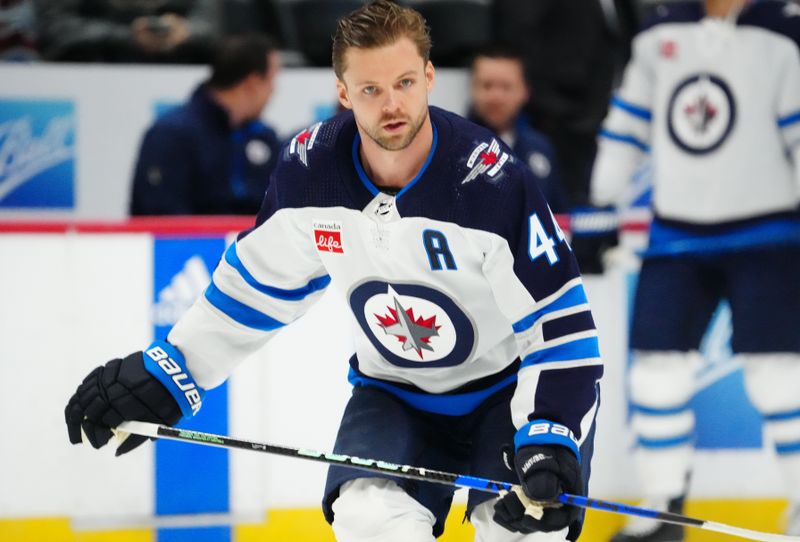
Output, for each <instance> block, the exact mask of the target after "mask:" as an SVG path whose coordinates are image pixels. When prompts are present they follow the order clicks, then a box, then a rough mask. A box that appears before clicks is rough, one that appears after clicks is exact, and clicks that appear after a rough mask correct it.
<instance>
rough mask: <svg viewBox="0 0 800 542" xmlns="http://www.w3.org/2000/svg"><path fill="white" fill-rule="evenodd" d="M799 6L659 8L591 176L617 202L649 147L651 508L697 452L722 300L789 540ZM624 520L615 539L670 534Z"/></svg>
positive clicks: (674, 498) (668, 496)
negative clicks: (778, 484)
mask: <svg viewBox="0 0 800 542" xmlns="http://www.w3.org/2000/svg"><path fill="white" fill-rule="evenodd" d="M799 42H800V8H798V6H797V5H793V4H790V3H784V2H777V1H765V2H758V3H748V2H744V1H742V0H707V1H706V2H705V3H704V4H702V3H679V4H670V5H669V7H663V8H660V9H659V11H658V12H657V15H656V18H655V20H654V21H653V22H652V24H650V25H648V26H647V27H646V28H645V29H644V30H643V31H642V32H641V33H640V34H639V35H638V36H637V37H636V39H635V40H634V53H633V58H632V60H631V62H630V64H629V66H628V68H627V71H626V73H625V77H624V81H623V84H622V87H621V88H620V90H619V93H618V94H617V96H616V97H615V98H614V99H613V101H612V103H611V109H610V112H609V114H608V117H607V118H606V120H605V125H604V129H603V131H602V133H601V148H600V154H599V156H598V159H597V162H596V165H595V169H594V174H593V181H592V195H593V199H594V201H595V202H596V203H597V204H601V205H602V204H608V203H612V202H613V201H614V200H615V198H617V197H618V196H619V195H620V194H621V193H622V192H623V190H624V185H625V183H626V181H628V180H629V179H630V178H631V176H632V174H633V172H634V170H635V169H636V168H637V167H638V166H639V165H640V164H641V162H642V160H643V159H644V158H645V155H646V154H647V153H648V152H650V154H651V155H652V161H653V167H654V180H653V183H654V196H653V198H654V203H653V206H654V214H655V217H654V220H653V223H652V225H651V229H650V244H649V248H648V249H647V251H646V253H645V254H644V261H643V265H642V269H641V275H640V277H639V283H638V287H637V292H636V299H635V304H634V315H633V328H632V331H631V349H632V350H633V353H634V361H633V365H632V367H631V370H630V373H629V377H630V380H629V384H630V397H631V401H632V404H633V412H634V414H633V418H632V427H633V430H634V432H635V434H636V437H637V439H638V448H637V452H636V453H637V465H638V467H639V469H638V470H639V478H640V481H641V483H642V487H643V493H644V494H645V496H646V497H647V498H648V500H649V501H650V502H649V505H650V506H651V507H654V508H657V507H662V508H669V509H670V510H671V511H675V512H679V511H680V510H681V507H682V503H683V498H684V496H685V494H686V491H687V480H688V473H689V463H690V459H691V455H692V449H693V446H692V443H693V431H694V417H693V413H692V411H691V409H690V408H689V401H690V399H691V397H692V394H693V386H694V378H693V377H694V372H695V370H696V368H697V361H698V359H697V358H698V353H697V351H698V348H699V345H700V340H701V338H702V336H703V334H704V331H705V328H706V326H707V324H708V322H709V320H710V318H711V315H712V313H713V312H714V310H715V309H716V307H717V305H718V303H719V302H720V299H722V298H725V299H727V300H728V302H729V303H730V306H731V309H732V312H733V344H732V347H733V351H734V353H735V354H736V355H738V356H739V358H740V360H741V362H742V364H743V366H744V377H745V386H746V389H747V393H748V397H749V398H750V401H751V402H752V403H753V405H754V406H755V407H756V408H757V409H758V410H759V411H760V412H761V414H762V415H763V419H764V425H765V428H766V433H767V434H768V435H770V436H771V440H772V441H773V442H774V444H775V450H776V452H777V455H778V459H779V462H780V465H781V467H782V468H783V470H784V478H785V479H786V481H787V484H788V487H789V488H790V491H791V495H790V497H791V507H790V514H789V525H788V528H787V531H788V532H790V533H791V534H800V395H798V393H797V389H798V385H800V355H799V354H800V334H798V333H797V323H796V315H797V314H798V312H800V281H798V280H797V277H798V274H800V214H798V194H800V54H798V43H799ZM683 536H684V535H683V530H682V528H680V527H676V526H667V525H659V524H657V523H655V522H654V521H650V520H637V521H633V522H631V523H630V524H629V525H627V526H626V528H625V529H623V531H622V532H621V533H619V534H617V535H616V536H615V537H614V538H613V540H614V542H632V541H647V542H656V541H679V540H683Z"/></svg>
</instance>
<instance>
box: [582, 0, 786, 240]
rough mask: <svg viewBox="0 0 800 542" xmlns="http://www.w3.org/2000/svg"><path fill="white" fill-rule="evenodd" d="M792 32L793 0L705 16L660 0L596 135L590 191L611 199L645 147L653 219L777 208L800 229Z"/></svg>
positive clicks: (769, 212)
mask: <svg viewBox="0 0 800 542" xmlns="http://www.w3.org/2000/svg"><path fill="white" fill-rule="evenodd" d="M799 41H800V6H798V5H796V4H791V3H784V2H778V1H765V2H758V3H753V4H750V5H748V6H747V7H745V8H744V10H743V11H742V12H741V13H740V14H739V15H738V19H737V20H735V21H728V20H722V19H713V18H709V17H705V14H704V10H703V6H702V3H701V2H691V3H678V4H670V5H668V6H665V7H663V8H661V11H659V12H658V16H657V17H656V18H655V20H654V21H652V22H651V24H650V25H649V26H648V27H646V28H645V29H644V30H643V31H642V32H641V33H640V34H639V35H638V36H637V37H636V38H635V39H634V43H633V57H632V59H631V62H630V64H629V65H628V67H627V69H626V72H625V76H624V80H623V84H622V86H621V88H620V89H619V91H618V93H617V95H616V96H615V97H614V99H613V101H612V103H611V107H610V110H609V113H608V116H607V117H606V120H605V123H604V126H603V130H602V132H601V134H600V140H599V145H600V148H599V154H598V158H597V161H596V164H595V169H594V173H593V179H592V199H593V201H594V202H596V203H598V204H609V203H614V202H615V201H616V200H617V198H618V197H619V196H620V195H621V194H622V193H623V191H624V189H625V185H626V184H627V183H628V182H629V181H630V179H631V177H632V175H633V173H634V172H635V170H636V169H637V168H638V167H639V166H640V165H641V164H642V162H643V160H644V159H645V158H646V156H647V155H648V153H649V154H650V155H651V158H652V163H653V186H654V190H653V207H654V211H655V215H656V217H657V219H663V220H666V221H677V222H679V223H683V224H690V225H701V226H702V225H709V224H717V225H719V224H723V223H730V224H731V225H736V224H738V225H742V224H744V223H743V222H741V221H748V220H751V219H754V218H758V217H769V216H773V215H775V216H780V220H781V221H783V225H784V226H786V227H781V228H778V229H780V230H781V231H782V233H780V235H783V236H788V237H792V236H793V237H795V238H796V239H798V240H800V229H798V225H799V224H800V222H797V219H798V217H797V213H796V211H797V209H798V202H799V201H800V50H798V42H799ZM786 220H788V223H786ZM748 223H749V222H748ZM774 229H775V228H770V231H771V232H772V233H771V234H775V235H778V232H777V230H775V231H774V232H773V231H772V230H774ZM751 233H752V232H751Z"/></svg>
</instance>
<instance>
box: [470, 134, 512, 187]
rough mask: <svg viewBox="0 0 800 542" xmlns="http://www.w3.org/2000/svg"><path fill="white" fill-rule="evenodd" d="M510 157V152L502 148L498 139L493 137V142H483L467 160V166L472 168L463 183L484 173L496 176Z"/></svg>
mask: <svg viewBox="0 0 800 542" xmlns="http://www.w3.org/2000/svg"><path fill="white" fill-rule="evenodd" d="M508 158H509V156H508V153H505V152H502V151H501V150H500V144H499V143H498V142H497V140H496V139H494V138H493V139H492V142H491V143H485V142H484V143H481V144H480V145H478V146H477V147H475V150H473V151H472V154H470V156H469V160H467V167H468V168H470V171H469V173H468V174H467V176H466V177H464V180H462V181H461V184H466V183H468V182H470V181H472V180H474V179H476V178H477V177H478V175H481V174H483V173H486V175H487V176H488V177H494V176H495V175H497V174H498V173H499V172H500V169H501V168H502V167H503V165H504V164H505V163H506V162H507V161H508Z"/></svg>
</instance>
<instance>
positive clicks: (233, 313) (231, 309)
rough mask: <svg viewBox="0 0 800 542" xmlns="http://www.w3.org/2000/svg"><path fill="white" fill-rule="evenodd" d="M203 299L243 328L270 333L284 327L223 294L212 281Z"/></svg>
mask: <svg viewBox="0 0 800 542" xmlns="http://www.w3.org/2000/svg"><path fill="white" fill-rule="evenodd" d="M205 297H206V299H207V300H208V302H209V303H211V304H212V305H213V306H214V307H216V308H217V309H219V310H220V311H222V312H223V313H225V314H226V315H227V316H228V317H230V318H231V319H233V320H235V321H237V322H239V323H240V324H242V325H243V326H247V327H250V328H253V329H260V330H261V331H272V330H274V329H278V328H280V327H283V326H285V325H286V324H284V323H283V322H279V321H278V320H275V319H274V318H272V317H271V316H267V315H266V314H264V313H262V312H259V311H257V310H255V309H254V308H252V307H248V306H247V305H245V304H244V303H242V302H240V301H237V300H235V299H234V298H232V297H230V296H229V295H227V294H225V293H223V292H222V291H221V290H220V289H219V288H217V286H216V285H215V284H214V281H211V284H209V285H208V288H206V292H205Z"/></svg>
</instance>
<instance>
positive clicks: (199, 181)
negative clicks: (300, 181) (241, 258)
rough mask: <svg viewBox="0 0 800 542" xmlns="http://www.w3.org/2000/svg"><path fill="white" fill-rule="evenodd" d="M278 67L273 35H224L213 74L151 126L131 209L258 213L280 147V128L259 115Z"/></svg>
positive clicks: (137, 212)
mask: <svg viewBox="0 0 800 542" xmlns="http://www.w3.org/2000/svg"><path fill="white" fill-rule="evenodd" d="M277 70H278V56H277V51H275V50H274V48H273V46H272V44H271V42H270V41H269V39H267V38H266V37H264V36H259V35H247V36H233V37H230V38H227V39H226V40H225V41H223V42H222V43H221V45H220V46H219V48H218V50H217V52H216V53H215V57H214V62H213V65H212V74H211V77H210V79H209V80H208V81H207V82H205V83H202V84H201V85H200V86H199V87H198V88H197V89H196V90H195V91H194V94H193V95H192V97H191V99H190V100H189V101H188V103H186V104H184V105H182V106H180V107H178V108H176V109H174V110H172V111H170V112H168V113H167V114H165V115H164V116H162V117H161V118H160V119H158V120H157V121H156V122H155V124H153V125H152V126H151V127H150V128H149V129H148V131H147V133H146V134H145V136H144V139H143V141H142V146H141V150H140V153H139V158H138V160H137V164H136V169H135V172H134V179H133V193H132V198H131V205H130V212H131V214H132V215H171V214H204V215H209V214H255V213H256V212H257V211H258V209H259V207H260V206H261V201H262V199H263V197H264V193H265V192H266V190H267V186H268V184H269V175H270V173H271V171H272V169H273V167H274V165H275V163H276V160H277V157H278V153H279V150H280V142H279V140H278V137H277V135H276V133H275V131H274V130H273V129H272V128H270V127H269V126H267V125H265V124H264V123H262V122H261V121H260V120H259V117H260V115H261V112H262V111H263V109H264V107H265V105H266V104H267V101H268V100H269V98H270V95H271V94H272V90H273V87H274V78H275V73H276V71H277Z"/></svg>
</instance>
